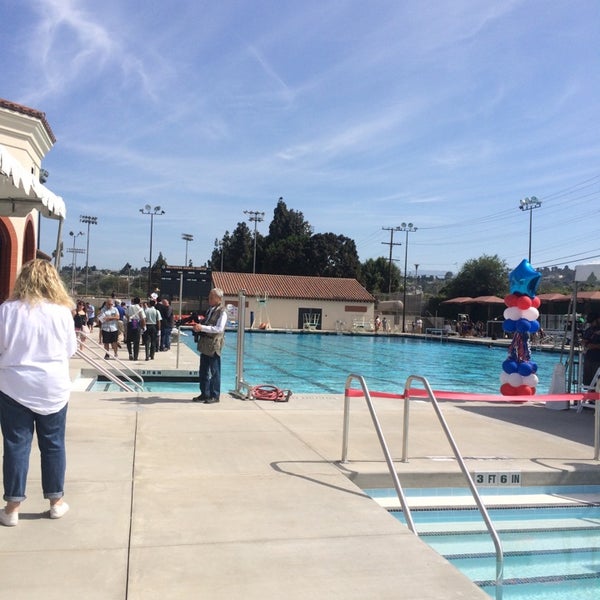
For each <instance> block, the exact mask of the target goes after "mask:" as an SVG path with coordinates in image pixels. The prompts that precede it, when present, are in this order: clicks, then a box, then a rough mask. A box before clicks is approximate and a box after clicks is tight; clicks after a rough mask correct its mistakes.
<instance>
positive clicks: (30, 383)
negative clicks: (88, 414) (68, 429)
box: [0, 300, 77, 415]
mask: <svg viewBox="0 0 600 600" xmlns="http://www.w3.org/2000/svg"><path fill="white" fill-rule="evenodd" d="M76 350H77V339H76V337H75V328H74V325H73V316H72V314H71V311H70V310H69V309H68V308H67V307H66V306H59V305H57V304H51V303H49V302H39V303H37V304H28V303H25V302H22V301H20V300H9V301H7V302H4V303H3V304H0V390H1V391H2V392H4V393H5V394H6V395H7V396H9V397H10V398H12V399H13V400H15V401H16V402H19V404H22V405H23V406H26V407H27V408H29V409H31V410H32V411H33V412H36V413H38V414H42V415H48V414H52V413H55V412H58V411H59V410H61V409H62V408H63V407H64V406H65V404H66V403H67V402H68V400H69V394H70V391H71V378H70V376H69V358H70V357H71V356H73V354H75V351H76Z"/></svg>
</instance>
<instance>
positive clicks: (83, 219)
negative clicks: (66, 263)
mask: <svg viewBox="0 0 600 600" xmlns="http://www.w3.org/2000/svg"><path fill="white" fill-rule="evenodd" d="M79 222H80V223H87V243H86V247H85V296H86V298H87V295H88V276H89V272H90V268H89V265H90V225H97V224H98V217H92V216H90V215H80V216H79ZM127 295H129V290H127Z"/></svg>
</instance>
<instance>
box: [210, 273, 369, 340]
mask: <svg viewBox="0 0 600 600" xmlns="http://www.w3.org/2000/svg"><path fill="white" fill-rule="evenodd" d="M212 282H213V284H214V286H215V287H218V288H221V289H222V290H223V292H224V301H225V304H228V305H232V306H233V307H237V306H238V299H239V293H240V290H244V295H245V298H246V302H245V305H246V311H245V312H246V322H245V323H244V327H246V328H249V327H251V328H254V329H288V330H290V329H302V330H325V331H352V330H354V331H356V330H366V331H369V330H371V329H372V324H373V318H374V314H373V313H374V306H375V298H374V297H373V296H372V295H371V294H370V293H369V292H368V291H367V290H366V289H365V288H364V287H363V286H362V285H361V284H360V283H359V282H358V281H357V280H356V279H350V278H337V277H307V276H299V275H266V274H258V273H257V274H252V273H221V272H214V271H213V273H212Z"/></svg>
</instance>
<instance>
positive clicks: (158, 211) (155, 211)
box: [140, 204, 165, 293]
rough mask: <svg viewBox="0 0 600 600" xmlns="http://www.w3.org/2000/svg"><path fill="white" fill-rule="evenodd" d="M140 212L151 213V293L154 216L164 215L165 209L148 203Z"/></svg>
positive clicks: (149, 283) (149, 271) (149, 262)
mask: <svg viewBox="0 0 600 600" xmlns="http://www.w3.org/2000/svg"><path fill="white" fill-rule="evenodd" d="M140 212H141V213H142V214H143V215H150V259H149V260H148V293H150V286H151V284H152V233H153V231H154V216H155V215H164V214H165V211H164V210H162V209H161V208H160V206H155V207H154V208H152V207H151V206H150V205H149V204H146V206H144V208H140Z"/></svg>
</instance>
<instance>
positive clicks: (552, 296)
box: [538, 292, 571, 302]
mask: <svg viewBox="0 0 600 600" xmlns="http://www.w3.org/2000/svg"><path fill="white" fill-rule="evenodd" d="M538 298H539V299H540V300H541V301H542V302H568V301H569V300H571V296H567V295H566V294H559V293H557V292H555V293H548V294H538Z"/></svg>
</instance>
